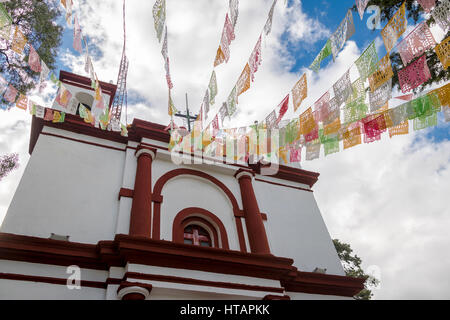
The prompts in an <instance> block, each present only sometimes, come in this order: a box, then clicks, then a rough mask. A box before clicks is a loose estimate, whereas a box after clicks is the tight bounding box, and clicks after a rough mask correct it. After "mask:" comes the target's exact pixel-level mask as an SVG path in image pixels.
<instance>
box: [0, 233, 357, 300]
mask: <svg viewBox="0 0 450 320" xmlns="http://www.w3.org/2000/svg"><path fill="white" fill-rule="evenodd" d="M0 259H4V260H13V261H23V262H30V263H41V264H49V265H60V266H69V265H72V264H76V265H78V266H79V267H80V268H87V269H100V270H109V269H110V267H113V266H114V267H125V266H126V264H127V263H136V264H143V265H149V266H159V267H168V268H181V269H189V270H198V271H206V272H216V273H223V274H234V275H242V276H249V277H257V278H265V279H274V280H279V281H281V286H282V287H284V288H285V291H286V292H304V293H310V294H324V295H336V296H346V297H351V296H354V295H356V294H357V293H358V292H359V291H361V290H362V289H363V288H364V282H365V279H363V278H351V277H345V276H337V275H327V274H320V273H313V272H301V271H298V270H297V268H296V267H294V266H293V265H292V264H293V262H294V261H293V260H292V259H288V258H281V257H275V256H273V255H262V254H253V253H243V252H240V251H232V250H223V249H216V248H207V247H199V246H192V245H185V244H178V243H173V242H171V241H162V240H153V239H148V238H145V237H132V236H129V235H116V236H115V238H114V240H113V241H109V240H108V241H100V242H98V244H97V245H94V244H82V243H74V242H68V241H58V240H51V239H43V238H36V237H28V236H21V235H13V234H8V233H0ZM7 276H9V277H12V276H10V275H4V277H7ZM15 277H18V276H17V275H15ZM33 277H34V276H33ZM22 279H23V278H22ZM33 279H38V280H42V281H43V282H45V281H47V280H48V281H54V280H49V279H46V278H45V277H41V278H36V277H34V278H33ZM50 279H51V278H50ZM29 280H30V281H34V280H32V279H31V278H29ZM26 281H27V280H26ZM112 281H113V282H114V283H117V281H118V280H116V279H109V280H107V281H106V282H105V284H108V283H112ZM54 282H59V284H62V281H61V280H58V281H54ZM83 284H85V286H88V285H91V286H95V287H100V286H101V287H103V284H101V282H92V283H89V282H86V283H83V281H82V285H83ZM121 284H123V283H122V282H121ZM132 284H133V285H135V286H142V285H139V284H136V283H134V282H133V283H132Z"/></svg>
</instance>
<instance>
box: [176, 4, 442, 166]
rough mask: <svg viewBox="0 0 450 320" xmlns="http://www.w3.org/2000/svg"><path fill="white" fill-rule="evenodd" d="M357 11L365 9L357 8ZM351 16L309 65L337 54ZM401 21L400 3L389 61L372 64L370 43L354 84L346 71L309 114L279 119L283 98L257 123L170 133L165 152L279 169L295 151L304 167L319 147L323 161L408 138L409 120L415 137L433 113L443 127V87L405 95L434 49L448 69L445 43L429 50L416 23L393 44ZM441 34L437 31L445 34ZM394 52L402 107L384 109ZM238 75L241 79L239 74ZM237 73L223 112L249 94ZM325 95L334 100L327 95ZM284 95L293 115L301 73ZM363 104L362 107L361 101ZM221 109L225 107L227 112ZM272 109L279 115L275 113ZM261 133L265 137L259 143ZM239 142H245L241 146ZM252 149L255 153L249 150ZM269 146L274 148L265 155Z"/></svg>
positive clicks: (386, 36)
mask: <svg viewBox="0 0 450 320" xmlns="http://www.w3.org/2000/svg"><path fill="white" fill-rule="evenodd" d="M449 1H450V0H444V1H441V2H440V3H439V4H438V5H437V6H436V5H435V2H434V1H433V3H432V5H430V3H426V4H425V3H422V2H421V3H420V4H421V5H425V6H427V8H430V10H431V9H432V8H434V10H436V9H438V8H440V7H441V6H445V5H446V3H448V2H449ZM357 4H358V1H357ZM366 4H367V2H366ZM366 4H365V5H366ZM361 5H362V6H363V7H364V8H365V5H364V3H362V4H361ZM434 10H432V11H431V13H433V12H434ZM363 12H364V11H363ZM350 15H351V12H350V11H348V12H347V15H346V17H345V19H344V20H343V21H342V23H341V24H340V26H339V28H338V29H337V30H336V32H335V34H333V36H332V37H331V38H330V39H329V40H328V41H327V44H326V45H325V47H324V49H322V50H321V53H319V55H318V57H319V58H316V59H315V61H318V62H317V63H315V65H318V66H320V61H322V60H323V58H324V57H326V56H329V55H333V57H336V55H337V53H338V52H339V50H340V49H341V48H342V47H343V43H345V41H346V40H347V39H348V38H349V36H351V35H352V34H353V33H354V32H355V30H354V27H352V24H353V23H352V22H353V20H352V19H351V18H350ZM405 16H406V11H405V4H404V3H403V4H402V5H401V6H400V8H399V9H398V11H397V12H396V13H395V14H394V16H393V17H392V18H391V19H390V20H389V22H388V23H387V25H386V26H385V27H384V28H383V30H382V36H383V40H384V44H385V46H386V50H387V52H388V54H387V55H385V56H384V57H382V58H381V59H380V60H379V58H378V53H377V50H376V47H375V43H374V42H372V43H371V44H370V45H369V46H368V47H367V48H366V50H364V51H363V53H362V54H361V56H360V57H359V58H358V59H357V60H356V61H355V63H354V64H352V66H351V67H353V65H355V66H356V68H357V70H358V73H359V78H358V79H356V80H354V81H353V82H352V81H351V79H350V68H351V67H350V68H349V69H348V70H347V71H346V72H345V73H344V74H343V75H342V76H341V77H340V78H339V79H338V81H337V82H336V83H335V84H334V85H333V86H332V88H330V89H329V90H327V91H326V92H325V93H324V94H323V95H322V96H321V97H320V98H319V99H318V100H317V101H316V102H315V103H314V105H313V107H314V111H313V107H309V108H307V109H306V111H304V112H303V113H302V114H300V115H299V116H298V117H296V118H294V119H287V120H282V118H283V116H284V114H285V113H286V111H287V109H288V103H289V94H288V95H287V96H286V97H285V98H284V99H283V100H282V102H281V103H280V104H279V106H278V107H277V108H275V109H274V110H273V111H272V112H270V113H269V115H268V116H267V117H266V118H265V119H264V121H262V122H261V123H259V124H256V125H253V126H249V127H241V128H232V129H221V128H220V126H219V122H218V119H217V116H216V118H214V120H213V121H212V131H211V130H210V128H209V126H208V127H207V129H206V130H204V131H203V132H200V130H196V128H194V131H193V132H192V133H191V134H189V135H187V136H185V137H184V138H183V137H181V136H180V135H178V133H177V132H176V131H173V132H172V136H171V142H170V148H171V149H174V148H175V150H176V148H181V149H182V150H183V151H184V152H193V151H194V150H196V151H199V150H200V151H203V152H204V153H205V154H206V155H207V156H211V157H219V158H221V157H224V156H226V157H228V156H227V153H229V154H230V156H231V158H234V160H243V161H247V160H248V158H249V157H250V155H252V154H253V155H254V154H255V152H256V154H257V155H258V157H261V156H263V157H267V156H268V157H270V156H274V157H275V158H276V159H277V160H279V161H280V162H284V163H289V162H298V161H300V154H301V149H302V147H304V148H305V149H306V151H305V152H306V160H313V159H316V158H318V157H319V154H320V150H321V145H322V144H323V145H324V153H325V156H327V155H329V154H332V153H335V152H338V151H339V150H340V145H339V142H340V141H343V148H344V149H348V148H351V147H353V146H356V145H358V144H361V143H362V140H361V135H363V136H364V143H371V142H373V141H378V140H380V139H381V134H382V133H384V132H386V131H389V136H390V137H391V138H392V137H394V136H396V135H402V134H407V133H409V120H412V121H413V128H414V130H421V129H424V128H427V127H431V126H435V125H437V113H438V112H440V111H442V112H443V115H444V118H445V121H447V122H448V121H450V84H446V85H444V86H442V87H441V88H438V89H435V90H433V91H431V92H429V93H427V94H425V95H422V96H420V97H417V98H416V99H413V94H411V93H408V92H410V91H411V90H413V89H415V88H417V87H418V86H420V85H422V84H423V83H425V82H426V81H427V80H429V78H430V77H431V74H430V71H429V68H428V65H427V60H426V51H428V50H432V49H434V50H435V52H436V54H437V56H438V58H439V60H440V62H441V64H442V67H443V69H444V70H446V69H447V68H448V65H449V60H450V48H449V45H448V43H449V41H450V37H448V38H446V39H444V40H443V41H441V43H440V44H436V41H435V39H434V37H433V35H432V34H431V32H430V31H429V28H428V26H427V24H426V23H420V24H419V25H418V26H417V27H416V28H414V29H413V31H411V32H410V33H409V34H408V35H407V36H406V37H404V39H403V40H402V41H401V42H400V43H398V44H397V41H398V39H399V38H400V36H401V35H402V34H403V33H404V32H405V30H406V27H407V19H406V18H405ZM444 19H447V20H448V21H450V14H448V15H447V14H446V16H445V17H444ZM447 20H446V21H447ZM439 25H442V23H441V24H439ZM446 28H447V27H446ZM446 30H447V29H444V31H446ZM333 43H334V44H333ZM394 48H397V50H398V52H399V54H400V56H401V59H402V62H403V65H404V67H403V68H402V69H400V70H399V71H398V74H397V76H398V78H399V83H400V88H401V90H402V93H404V95H402V96H398V97H395V99H398V100H403V101H405V103H403V104H402V105H400V106H398V107H396V108H391V109H389V101H390V100H391V99H392V98H393V97H392V78H393V76H394V72H393V69H392V66H391V61H390V59H389V52H391V51H392V50H393V49H394ZM313 64H314V63H313ZM248 66H249V64H247V65H246V67H245V69H248ZM245 69H244V71H245ZM317 70H318V69H317ZM245 73H248V72H245ZM245 73H244V72H243V74H245ZM243 74H241V76H240V78H239V80H238V82H237V84H236V86H235V87H234V88H233V90H232V92H231V94H230V97H231V98H230V97H229V98H228V101H227V104H228V105H231V106H234V107H235V104H236V102H235V101H236V100H237V96H238V92H245V90H247V89H248V88H247V84H248V83H249V82H248V80H247V77H244V76H243ZM366 81H368V83H369V86H368V89H366V88H365V82H366ZM367 92H368V96H369V97H368V99H367ZM332 94H334V95H333V96H332ZM291 96H292V101H293V105H294V111H297V109H298V108H299V106H300V105H301V103H302V101H303V100H304V99H305V98H306V97H307V79H306V74H304V75H302V77H301V78H300V79H299V80H298V82H297V83H296V84H295V86H294V87H293V89H292V90H291ZM367 100H368V102H366V101H367ZM228 105H227V106H226V107H228V108H229V106H228ZM277 110H279V111H278V112H276V111H277ZM222 114H224V115H223V117H224V116H225V115H226V114H225V113H224V112H223V113H222V112H221V111H219V115H220V116H221V117H222ZM258 129H265V130H266V131H269V132H270V131H271V130H272V129H278V131H279V139H270V137H268V136H267V132H266V133H261V132H259V131H257V130H258ZM255 131H256V133H255ZM255 134H256V135H257V141H258V142H261V141H262V142H263V143H262V144H263V145H261V143H259V144H258V143H256V141H255V138H254V136H255ZM264 134H265V135H266V136H262V135H264ZM274 140H277V141H276V143H278V144H277V145H274ZM242 141H244V143H243V144H240V142H242ZM255 143H256V144H257V147H255V146H254V145H255ZM271 145H272V147H273V148H270V146H271ZM239 150H240V151H239ZM271 150H272V151H271ZM272 160H273V159H272Z"/></svg>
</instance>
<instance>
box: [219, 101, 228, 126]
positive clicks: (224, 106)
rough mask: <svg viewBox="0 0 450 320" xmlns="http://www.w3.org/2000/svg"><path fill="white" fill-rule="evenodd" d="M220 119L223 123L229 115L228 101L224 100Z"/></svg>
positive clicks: (220, 110)
mask: <svg viewBox="0 0 450 320" xmlns="http://www.w3.org/2000/svg"><path fill="white" fill-rule="evenodd" d="M219 115H220V121H221V122H222V123H223V120H224V119H225V117H226V116H228V106H227V103H226V102H224V103H223V104H222V106H221V107H220V109H219Z"/></svg>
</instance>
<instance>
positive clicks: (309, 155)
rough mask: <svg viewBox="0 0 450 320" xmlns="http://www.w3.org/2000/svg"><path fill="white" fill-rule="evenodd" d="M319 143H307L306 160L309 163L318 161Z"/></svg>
mask: <svg viewBox="0 0 450 320" xmlns="http://www.w3.org/2000/svg"><path fill="white" fill-rule="evenodd" d="M320 146H321V144H320V143H308V144H307V145H306V157H305V158H306V160H307V161H311V160H314V159H318V158H319V155H320Z"/></svg>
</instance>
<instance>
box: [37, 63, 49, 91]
mask: <svg viewBox="0 0 450 320" xmlns="http://www.w3.org/2000/svg"><path fill="white" fill-rule="evenodd" d="M49 73H50V69H49V68H48V67H47V65H46V64H45V62H44V61H42V60H41V74H40V75H39V93H42V90H44V89H45V87H46V85H47V82H46V81H47V78H48V75H49Z"/></svg>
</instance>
